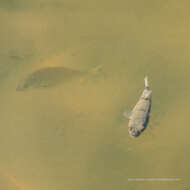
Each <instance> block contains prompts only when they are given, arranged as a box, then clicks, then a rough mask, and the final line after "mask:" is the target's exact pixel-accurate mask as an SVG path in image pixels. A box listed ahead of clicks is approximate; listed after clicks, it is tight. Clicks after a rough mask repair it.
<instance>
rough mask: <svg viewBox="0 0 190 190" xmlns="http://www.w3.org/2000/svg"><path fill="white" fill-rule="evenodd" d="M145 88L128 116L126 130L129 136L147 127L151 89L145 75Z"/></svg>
mask: <svg viewBox="0 0 190 190" xmlns="http://www.w3.org/2000/svg"><path fill="white" fill-rule="evenodd" d="M144 80H145V89H144V91H143V93H142V95H141V97H140V99H139V100H138V102H137V104H136V105H135V107H134V108H133V110H132V112H131V115H130V117H129V124H128V128H129V129H128V130H129V134H130V136H131V137H134V138H135V137H138V136H139V135H140V134H141V133H142V132H143V131H144V129H145V128H146V127H147V125H148V122H149V116H150V109H151V95H152V91H151V90H150V89H149V85H148V78H147V77H145V79H144Z"/></svg>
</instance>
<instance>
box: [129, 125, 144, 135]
mask: <svg viewBox="0 0 190 190" xmlns="http://www.w3.org/2000/svg"><path fill="white" fill-rule="evenodd" d="M140 134H141V131H139V130H138V129H137V128H135V127H129V135H130V136H131V137H133V138H136V137H138V136H139V135H140Z"/></svg>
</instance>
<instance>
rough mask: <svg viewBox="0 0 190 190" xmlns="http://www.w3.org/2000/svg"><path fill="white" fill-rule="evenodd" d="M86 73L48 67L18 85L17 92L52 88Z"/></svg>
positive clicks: (35, 72) (30, 75) (31, 74)
mask: <svg viewBox="0 0 190 190" xmlns="http://www.w3.org/2000/svg"><path fill="white" fill-rule="evenodd" d="M85 74H86V73H85V72H82V71H79V70H74V69H70V68H66V67H46V68H41V69H39V70H36V71H34V72H32V73H30V74H28V75H27V76H26V78H24V79H23V80H21V81H20V82H19V84H18V85H17V88H16V91H24V90H28V89H39V88H50V87H54V86H57V85H58V84H62V83H64V82H66V81H68V80H72V79H76V78H79V77H81V76H83V75H85Z"/></svg>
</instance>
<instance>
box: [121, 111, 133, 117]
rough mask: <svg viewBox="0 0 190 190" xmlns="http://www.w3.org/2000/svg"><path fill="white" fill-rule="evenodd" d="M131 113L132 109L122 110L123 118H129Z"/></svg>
mask: <svg viewBox="0 0 190 190" xmlns="http://www.w3.org/2000/svg"><path fill="white" fill-rule="evenodd" d="M131 114H132V111H124V112H123V116H124V117H125V118H127V119H130V116H131Z"/></svg>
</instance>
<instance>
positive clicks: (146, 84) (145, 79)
mask: <svg viewBox="0 0 190 190" xmlns="http://www.w3.org/2000/svg"><path fill="white" fill-rule="evenodd" d="M144 85H145V88H149V84H148V77H147V76H145V78H144Z"/></svg>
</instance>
